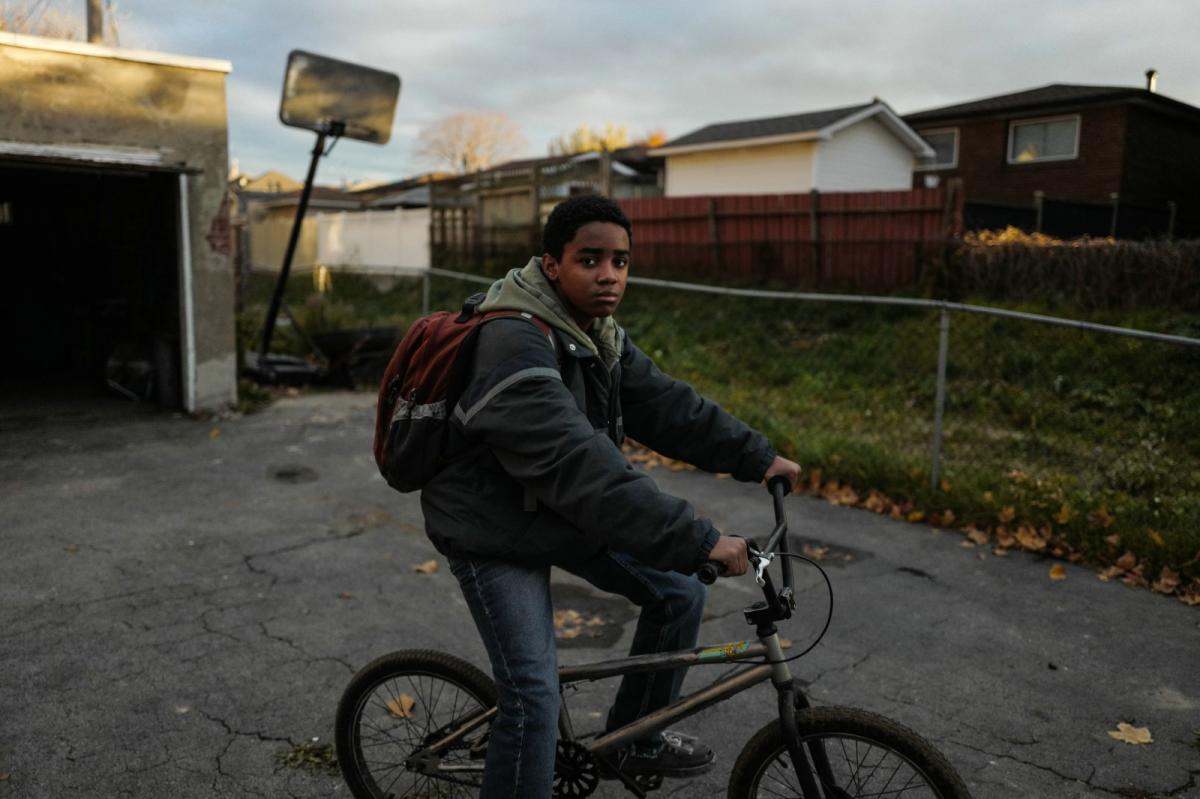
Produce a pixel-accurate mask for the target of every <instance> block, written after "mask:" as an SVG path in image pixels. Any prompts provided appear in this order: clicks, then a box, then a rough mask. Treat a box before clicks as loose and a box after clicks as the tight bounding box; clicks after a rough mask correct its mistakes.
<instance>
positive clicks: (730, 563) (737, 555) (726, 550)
mask: <svg viewBox="0 0 1200 799" xmlns="http://www.w3.org/2000/svg"><path fill="white" fill-rule="evenodd" d="M708 559H709V560H717V561H720V562H721V563H723V564H724V565H725V569H726V570H727V572H728V575H729V576H730V577H737V576H738V575H741V574H745V573H746V570H747V569H748V568H750V556H749V554H748V553H747V551H746V539H744V538H738V537H737V536H735V535H723V536H721V537H720V538H718V539H717V543H715V544H713V548H712V551H711V552H709V553H708Z"/></svg>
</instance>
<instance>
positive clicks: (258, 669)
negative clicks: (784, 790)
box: [0, 393, 1200, 799]
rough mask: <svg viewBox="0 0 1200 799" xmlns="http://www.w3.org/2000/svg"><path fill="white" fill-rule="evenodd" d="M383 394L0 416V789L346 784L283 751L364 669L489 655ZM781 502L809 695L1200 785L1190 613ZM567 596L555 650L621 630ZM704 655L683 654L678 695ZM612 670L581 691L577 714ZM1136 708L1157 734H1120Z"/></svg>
mask: <svg viewBox="0 0 1200 799" xmlns="http://www.w3.org/2000/svg"><path fill="white" fill-rule="evenodd" d="M373 400H374V398H373V397H372V396H370V395H366V394H348V393H346V394H337V393H335V394H310V395H306V396H301V397H295V398H288V399H284V400H281V401H280V402H278V403H277V404H275V405H274V406H272V407H271V408H269V409H267V410H265V411H263V412H261V413H258V414H254V415H251V416H245V417H239V418H231V419H223V420H220V419H219V420H209V421H195V420H191V419H187V418H181V417H178V416H172V415H169V414H155V413H149V412H134V413H130V412H129V409H127V408H120V409H110V408H107V407H104V406H95V405H92V406H87V407H75V408H73V409H69V410H65V411H63V410H61V409H59V410H57V411H55V412H49V411H47V410H46V409H36V408H35V409H27V410H26V411H23V412H21V413H15V414H14V413H9V414H7V415H6V416H4V417H3V418H0V542H2V544H3V555H2V556H0V679H2V680H3V686H2V690H0V797H22V798H24V797H31V798H32V797H39V798H40V797H53V798H54V799H59V798H62V797H85V796H86V797H118V796H134V797H163V796H170V797H243V796H267V797H279V796H292V797H327V796H348V791H347V790H346V788H345V786H344V785H342V783H341V781H340V779H339V778H338V777H336V776H328V775H322V774H314V773H310V772H308V771H304V770H302V769H297V768H292V767H288V766H286V765H281V764H280V762H279V761H278V760H277V756H278V754H279V753H280V752H286V751H288V750H290V749H292V748H293V747H294V746H295V745H297V744H301V743H313V742H314V741H313V739H317V740H316V742H315V743H316V745H317V746H320V745H321V744H323V743H326V742H329V741H331V740H332V723H333V713H334V708H335V706H336V703H337V698H338V695H339V693H340V691H341V689H342V687H343V686H344V685H345V683H346V682H347V680H348V679H349V677H350V675H351V674H352V673H353V672H354V670H356V669H357V668H358V667H360V666H362V665H363V664H365V663H366V662H367V661H369V660H370V659H372V658H373V657H374V656H375V655H378V654H381V653H383V652H386V651H388V650H392V649H400V648H416V647H421V648H435V649H445V650H451V651H454V652H456V653H458V654H460V655H462V656H464V657H466V658H468V659H470V660H473V661H474V662H475V663H477V664H479V665H480V666H485V665H486V660H485V658H484V657H483V652H482V648H481V646H480V645H479V643H478V641H477V640H476V634H475V631H474V628H473V626H472V624H471V622H470V619H469V616H468V613H467V611H466V608H465V605H464V604H463V602H462V600H461V597H460V596H459V593H458V589H457V587H456V584H455V581H454V579H453V577H452V576H451V575H450V574H449V573H448V571H447V569H446V568H445V566H444V564H443V565H442V567H441V568H440V569H439V570H437V571H436V572H435V573H433V574H422V573H418V572H415V571H413V568H412V567H413V566H414V565H416V564H419V563H423V562H425V561H427V560H429V559H433V558H435V557H436V554H435V553H434V551H433V549H432V547H431V546H430V544H429V543H428V541H427V540H426V538H425V536H424V534H423V532H422V522H421V517H420V510H419V506H418V503H417V501H416V497H414V496H402V495H399V494H396V493H394V492H392V491H390V490H389V489H388V488H387V487H386V486H385V485H384V483H383V482H382V480H381V479H380V478H379V477H378V476H377V474H376V472H375V469H374V463H373V461H372V459H371V455H370V435H371V423H372V418H373ZM654 474H655V476H656V478H657V479H659V482H660V484H661V485H663V487H664V488H665V489H666V490H668V491H671V492H675V493H678V494H680V495H682V496H685V497H688V498H689V499H691V500H692V501H693V502H694V503H695V504H696V506H697V507H698V508H699V510H700V512H702V513H704V514H706V515H709V516H711V517H712V518H714V519H715V521H716V522H717V523H718V525H719V526H721V527H723V528H725V529H729V530H732V531H734V532H741V533H750V534H755V533H762V532H763V531H765V530H767V529H768V528H769V526H770V508H769V504H768V502H767V495H766V494H765V492H763V491H762V489H761V488H759V487H757V486H747V485H742V484H737V483H734V482H732V481H729V480H718V479H716V478H713V477H711V476H708V475H703V474H699V473H688V472H679V473H676V472H670V471H666V470H662V469H659V470H656V471H655V472H654ZM788 507H789V508H790V512H791V514H792V517H793V525H792V529H793V531H794V533H795V535H796V537H797V538H798V539H799V540H797V542H796V543H797V545H798V546H800V545H803V544H805V543H807V544H809V545H810V546H811V547H816V548H818V550H820V549H821V548H823V547H828V549H827V550H826V551H825V552H824V553H823V555H824V560H823V561H822V562H823V563H824V564H825V565H826V567H827V569H828V571H829V574H830V576H831V578H832V580H833V584H834V591H835V599H836V604H835V608H834V616H833V623H832V625H831V627H830V630H829V633H828V635H827V636H826V638H825V639H824V640H823V641H822V642H821V644H820V645H819V646H818V647H817V648H816V649H814V650H813V652H811V653H810V654H809V655H808V656H806V657H805V658H804V659H803V660H801V661H800V662H799V664H798V666H799V667H798V669H797V670H796V671H797V673H798V674H799V675H800V676H801V677H802V678H803V679H805V680H806V681H807V682H808V683H809V685H810V690H811V694H812V697H813V700H814V701H815V702H816V703H818V704H851V705H856V706H861V707H865V708H868V709H870V710H874V711H877V712H880V713H883V714H885V715H889V716H893V717H895V718H897V719H899V720H901V721H903V722H904V723H906V724H908V725H909V726H911V727H913V728H915V729H917V730H918V731H920V732H921V733H923V734H924V735H925V736H926V737H928V738H929V739H931V740H932V741H934V742H935V743H936V744H937V745H938V746H939V747H941V748H942V749H943V750H944V751H945V752H946V754H947V755H948V756H949V757H950V759H951V760H952V761H953V762H954V763H955V765H956V766H957V767H958V768H959V770H960V772H961V773H962V774H963V776H964V778H965V779H966V780H967V782H968V783H969V784H970V786H971V787H972V789H973V791H974V793H975V795H976V796H977V797H984V798H986V797H1054V798H1055V799H1058V798H1059V797H1063V798H1067V797H1085V796H1125V797H1151V796H1178V797H1200V787H1197V782H1198V780H1200V610H1198V609H1196V608H1188V607H1186V606H1184V605H1182V604H1180V603H1178V602H1175V601H1172V600H1169V599H1164V598H1162V597H1159V596H1155V595H1152V594H1150V593H1148V592H1146V591H1133V590H1130V589H1127V588H1125V587H1124V586H1122V585H1120V584H1118V583H1103V582H1100V581H1099V580H1097V579H1096V576H1095V575H1094V574H1093V573H1092V572H1090V571H1088V570H1086V569H1083V568H1080V567H1075V566H1069V565H1068V566H1067V579H1066V580H1063V581H1060V582H1056V581H1051V580H1049V579H1048V578H1047V572H1048V570H1049V567H1050V563H1049V562H1047V561H1045V560H1043V559H1041V558H1039V557H1036V556H1032V555H1025V554H1019V553H1013V554H1009V555H1007V556H1006V557H997V556H994V555H992V554H991V553H990V551H986V550H983V549H975V548H967V547H964V546H963V539H962V538H961V537H960V536H958V535H957V534H954V533H947V532H938V531H935V530H933V529H931V528H929V527H924V526H921V525H911V524H905V523H901V522H896V521H892V520H890V519H887V518H883V517H880V516H875V515H872V514H870V513H866V512H863V511H857V510H848V509H844V508H837V507H833V506H831V505H828V504H826V503H824V502H822V501H818V500H815V499H808V498H792V499H789V500H788ZM808 576H809V577H811V576H812V575H811V573H808ZM806 584H809V583H806ZM811 585H813V586H814V587H813V588H812V590H810V591H806V592H805V595H804V598H803V600H802V601H803V602H804V607H805V608H806V609H807V611H808V612H807V613H806V614H805V615H804V616H803V617H802V618H801V619H800V620H798V621H797V622H796V623H795V624H794V625H793V626H792V627H791V628H789V629H788V630H785V631H784V634H785V635H787V636H788V637H789V638H791V639H792V640H793V641H794V642H795V645H796V646H797V647H799V646H801V645H803V643H804V642H805V641H807V640H809V637H810V636H811V635H812V634H813V632H814V631H815V630H816V629H818V628H819V623H818V621H819V620H821V619H823V615H822V614H823V612H824V608H825V603H826V600H825V598H824V594H823V593H822V589H821V588H820V587H819V584H817V583H815V582H812V583H811ZM752 588H753V584H752V582H750V581H749V580H742V581H724V582H722V583H720V584H718V586H716V587H714V589H713V590H712V591H711V593H710V603H709V609H708V614H707V621H706V626H705V630H704V632H703V637H704V638H705V639H706V642H712V643H716V642H721V641H731V640H737V639H740V638H743V637H746V636H747V634H748V633H749V630H748V628H746V626H745V624H744V622H743V621H742V619H741V614H740V609H741V607H742V606H743V605H745V604H747V603H748V602H749V601H752V600H753V598H754V597H753V592H752ZM555 591H556V597H557V599H558V603H559V606H560V608H570V609H576V610H578V611H580V613H581V614H583V615H584V616H586V617H588V618H598V619H600V620H602V621H603V624H600V625H597V626H596V627H594V628H589V630H588V632H587V634H584V635H580V636H579V637H576V638H572V639H569V640H566V641H564V644H563V660H564V661H568V662H578V661H585V660H596V659H601V658H604V657H610V656H614V655H616V654H618V653H620V652H622V651H623V648H624V647H625V646H626V645H627V644H628V641H629V638H630V636H631V635H632V627H633V625H632V622H631V620H632V618H633V616H632V614H631V613H630V612H629V609H628V608H626V607H625V606H624V605H623V603H621V602H618V601H614V600H612V599H610V598H607V597H603V596H599V595H597V594H596V593H595V592H594V591H592V590H591V589H589V588H588V587H586V586H584V585H580V584H579V583H577V582H576V581H574V580H573V579H572V578H569V577H566V576H560V577H558V578H556V584H555ZM714 676H715V674H714V673H713V672H710V671H704V670H693V672H692V674H691V675H689V686H692V687H695V686H699V685H701V684H703V683H704V682H705V681H706V680H708V679H711V678H712V677H714ZM607 690H609V687H608V686H606V685H605V684H603V683H601V684H597V685H594V686H590V687H588V688H587V689H586V690H584V691H581V692H580V693H578V694H576V695H572V696H570V697H569V701H570V704H571V707H572V711H573V714H574V715H575V717H576V719H577V723H578V724H579V725H580V726H582V727H585V728H586V727H588V725H589V724H593V723H595V719H596V718H597V717H598V716H599V714H600V712H601V711H602V710H603V708H604V706H605V701H606V696H607V694H606V693H605V692H606V691H607ZM772 712H773V711H772V696H771V694H770V691H769V689H768V688H762V687H760V688H757V689H754V690H753V691H751V692H748V693H746V694H743V695H741V696H739V697H738V698H737V699H736V700H735V701H733V702H728V703H725V704H724V705H720V706H718V707H716V708H713V709H710V710H708V711H705V712H704V713H703V714H701V715H700V716H697V717H695V718H693V719H691V720H689V724H688V725H686V726H685V727H684V729H686V730H688V731H689V732H693V733H697V734H700V735H702V736H704V737H705V738H706V739H707V740H709V741H710V742H711V743H712V744H713V745H714V747H715V748H716V749H717V751H718V756H719V758H720V762H719V765H718V767H717V768H716V769H715V770H714V771H713V772H712V773H710V774H709V775H706V776H705V777H704V778H701V779H699V780H696V781H693V782H669V783H667V784H666V785H665V786H664V790H663V791H662V794H667V793H669V794H671V795H676V796H712V795H720V794H721V793H722V792H723V789H724V787H723V786H724V782H725V780H726V778H727V776H728V767H729V765H730V764H731V763H732V762H733V759H734V758H735V757H736V755H737V752H738V750H739V749H740V748H741V746H742V744H743V743H744V742H745V741H746V740H747V739H748V738H749V737H750V735H751V734H752V733H753V732H754V731H755V730H756V729H757V728H759V727H760V726H762V725H763V724H764V723H766V722H767V721H768V720H769V718H770V716H771V714H772ZM1119 722H1128V723H1132V724H1134V725H1136V726H1139V727H1143V726H1144V727H1147V728H1149V730H1150V731H1151V734H1152V735H1153V743H1150V744H1144V745H1131V744H1126V743H1122V742H1119V741H1117V740H1115V739H1113V738H1112V737H1110V736H1109V734H1108V732H1109V731H1110V730H1115V729H1116V728H1117V724H1118V723H1119ZM662 794H660V795H662ZM601 795H605V796H618V795H623V794H621V793H620V792H618V791H616V789H615V788H613V787H611V786H606V787H605V788H604V790H603V791H602V792H601Z"/></svg>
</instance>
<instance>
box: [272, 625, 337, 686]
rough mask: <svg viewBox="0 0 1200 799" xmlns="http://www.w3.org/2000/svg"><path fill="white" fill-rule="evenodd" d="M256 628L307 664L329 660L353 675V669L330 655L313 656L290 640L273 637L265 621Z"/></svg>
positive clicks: (279, 636)
mask: <svg viewBox="0 0 1200 799" xmlns="http://www.w3.org/2000/svg"><path fill="white" fill-rule="evenodd" d="M258 628H259V629H260V630H261V631H262V634H263V636H264V637H265V638H269V639H271V640H272V641H279V642H280V643H283V644H287V645H288V646H289V647H291V648H292V649H294V650H296V651H297V652H299V653H300V654H301V655H303V656H304V659H305V661H306V662H308V663H320V662H321V661H326V660H329V661H333V662H334V663H337V664H339V665H341V666H342V668H344V669H345V670H346V671H347V672H348V673H350V674H354V667H353V666H351V665H350V664H349V663H347V662H346V661H344V660H342V659H341V658H339V657H334V656H332V655H314V654H313V653H311V652H309V651H308V650H307V649H305V648H304V647H302V646H300V645H299V644H297V643H296V642H295V641H293V640H291V639H290V638H285V637H283V636H281V635H275V634H274V633H272V632H271V631H270V630H268V629H267V622H265V621H260V622H258Z"/></svg>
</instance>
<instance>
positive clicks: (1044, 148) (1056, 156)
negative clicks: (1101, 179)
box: [1008, 114, 1079, 164]
mask: <svg viewBox="0 0 1200 799" xmlns="http://www.w3.org/2000/svg"><path fill="white" fill-rule="evenodd" d="M1078 156H1079V115H1078V114H1076V115H1075V116H1069V117H1050V118H1047V119H1023V120H1018V121H1016V122H1012V123H1010V124H1009V126H1008V162H1009V163H1010V164H1027V163H1030V162H1033V161H1065V160H1067V159H1070V158H1077V157H1078Z"/></svg>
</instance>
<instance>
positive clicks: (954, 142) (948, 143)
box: [916, 128, 958, 169]
mask: <svg viewBox="0 0 1200 799" xmlns="http://www.w3.org/2000/svg"><path fill="white" fill-rule="evenodd" d="M920 134H921V138H922V139H924V140H925V143H926V144H928V145H929V146H930V147H932V148H933V158H922V159H920V160H919V161H917V166H916V168H917V169H953V168H954V167H956V166H958V128H943V129H941V130H923V131H920Z"/></svg>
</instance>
